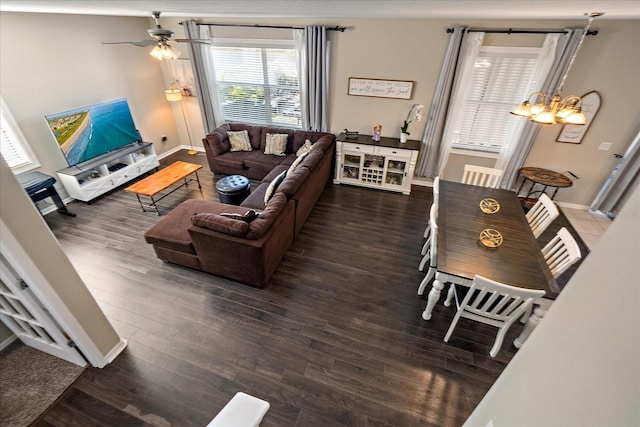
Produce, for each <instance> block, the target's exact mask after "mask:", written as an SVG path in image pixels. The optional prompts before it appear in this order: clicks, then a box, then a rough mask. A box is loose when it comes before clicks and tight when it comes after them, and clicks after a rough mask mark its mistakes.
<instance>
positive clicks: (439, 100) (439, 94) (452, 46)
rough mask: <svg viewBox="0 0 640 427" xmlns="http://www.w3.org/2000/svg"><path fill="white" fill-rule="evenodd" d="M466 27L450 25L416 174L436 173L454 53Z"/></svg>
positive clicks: (455, 62)
mask: <svg viewBox="0 0 640 427" xmlns="http://www.w3.org/2000/svg"><path fill="white" fill-rule="evenodd" d="M466 28H467V27H454V28H453V32H452V33H451V36H450V37H449V43H448V45H447V50H446V52H445V56H444V61H443V63H442V68H441V69H440V75H439V77H438V83H437V84H436V91H435V94H434V95H433V101H431V107H430V109H429V115H428V116H427V120H426V121H425V130H424V134H423V137H422V144H421V148H420V155H419V158H418V165H417V167H416V175H418V176H426V177H434V176H436V175H437V174H438V159H439V158H440V144H441V143H442V135H443V133H444V126H445V122H446V117H447V111H448V109H449V101H450V99H451V93H452V92H453V83H454V81H455V80H454V77H455V74H456V67H457V64H458V55H459V54H460V48H461V46H462V39H463V36H464V32H465V30H466Z"/></svg>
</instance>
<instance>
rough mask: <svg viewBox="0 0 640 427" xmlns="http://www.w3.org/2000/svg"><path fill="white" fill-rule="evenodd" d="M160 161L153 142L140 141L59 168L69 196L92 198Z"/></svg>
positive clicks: (82, 198)
mask: <svg viewBox="0 0 640 427" xmlns="http://www.w3.org/2000/svg"><path fill="white" fill-rule="evenodd" d="M159 165H160V162H159V161H158V156H157V155H156V152H155V150H154V148H153V144H152V143H150V142H141V143H134V144H132V145H129V146H126V147H123V148H120V149H118V150H114V151H112V152H110V153H107V154H103V155H101V156H98V157H96V158H94V159H91V160H87V161H86V162H82V163H78V164H77V165H74V166H70V167H68V168H64V169H60V170H59V171H58V178H60V182H61V183H62V185H63V186H64V189H65V190H66V191H67V194H69V196H70V197H73V198H74V199H77V200H81V201H83V202H89V201H91V200H93V199H95V198H96V197H98V196H100V195H102V194H104V193H106V192H108V191H110V190H113V189H114V188H116V187H118V186H120V185H122V184H124V183H126V182H128V181H130V180H132V179H134V178H136V177H138V176H140V175H142V174H143V173H145V172H148V171H150V170H151V169H153V168H157V167H158V166H159Z"/></svg>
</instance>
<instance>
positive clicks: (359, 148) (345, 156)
mask: <svg viewBox="0 0 640 427" xmlns="http://www.w3.org/2000/svg"><path fill="white" fill-rule="evenodd" d="M419 149H420V142H419V141H415V140H410V141H407V142H406V143H404V144H402V143H400V140H399V139H395V138H380V141H374V140H373V139H372V137H371V136H370V135H359V136H358V137H357V138H348V139H347V138H346V137H345V135H344V134H340V135H339V136H338V138H337V139H336V172H335V178H334V180H333V182H334V183H335V184H352V185H359V186H362V187H370V188H379V189H383V190H389V191H398V192H401V193H403V194H410V193H411V180H412V178H413V171H414V169H415V166H416V160H417V158H418V151H419Z"/></svg>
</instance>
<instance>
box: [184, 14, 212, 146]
mask: <svg viewBox="0 0 640 427" xmlns="http://www.w3.org/2000/svg"><path fill="white" fill-rule="evenodd" d="M184 28H185V33H186V35H187V38H189V39H209V38H211V36H210V31H209V28H207V27H202V26H199V25H198V24H197V23H196V21H193V20H190V21H186V22H185V23H184ZM208 46H209V45H207V44H200V43H189V55H190V56H191V65H192V67H193V80H194V85H195V92H196V96H197V97H198V104H199V105H200V111H201V114H202V123H203V124H204V128H205V134H208V133H209V132H211V131H212V130H214V129H215V128H216V127H217V126H218V125H217V122H218V121H217V120H216V117H220V115H219V114H217V113H216V106H217V105H218V102H217V94H216V91H215V90H213V87H215V85H213V82H214V81H215V79H214V78H213V76H211V75H210V65H209V64H211V58H210V56H211V55H209V49H208ZM212 86H213V87H212Z"/></svg>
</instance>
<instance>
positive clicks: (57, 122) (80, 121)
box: [45, 99, 140, 165]
mask: <svg viewBox="0 0 640 427" xmlns="http://www.w3.org/2000/svg"><path fill="white" fill-rule="evenodd" d="M45 119H46V120H47V123H48V124H49V128H50V129H51V132H53V135H54V136H55V138H56V141H57V142H58V145H59V146H60V149H61V150H62V153H63V154H64V156H65V158H66V159H67V162H68V163H69V165H75V164H77V163H81V162H84V161H86V160H89V159H92V158H94V157H97V156H99V155H101V154H105V153H108V152H109V151H113V150H115V149H118V148H121V147H123V146H125V145H128V144H131V143H133V142H136V141H140V134H139V133H138V130H137V129H136V126H135V124H134V122H133V117H132V116H131V111H130V110H129V105H128V104H127V100H126V99H118V100H115V101H109V102H105V103H102V104H97V105H92V106H90V107H83V108H78V109H76V110H71V111H65V112H63V113H57V114H50V115H47V116H45Z"/></svg>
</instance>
